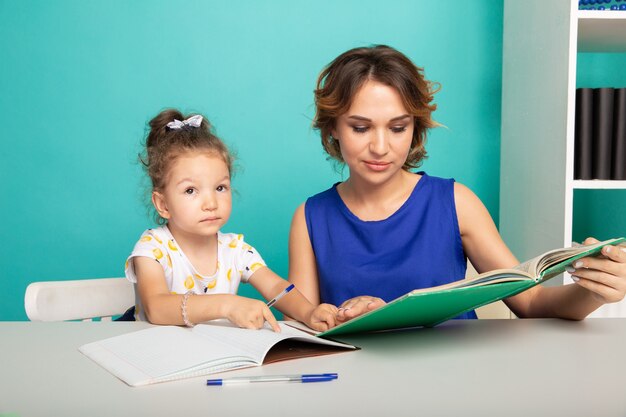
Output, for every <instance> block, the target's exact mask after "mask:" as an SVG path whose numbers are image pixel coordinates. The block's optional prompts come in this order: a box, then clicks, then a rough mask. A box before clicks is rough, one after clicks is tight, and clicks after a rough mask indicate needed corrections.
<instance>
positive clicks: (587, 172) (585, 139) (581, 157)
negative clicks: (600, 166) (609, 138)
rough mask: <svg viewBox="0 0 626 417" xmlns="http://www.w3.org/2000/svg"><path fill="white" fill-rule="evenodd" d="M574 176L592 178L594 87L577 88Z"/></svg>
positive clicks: (578, 178) (580, 178)
mask: <svg viewBox="0 0 626 417" xmlns="http://www.w3.org/2000/svg"><path fill="white" fill-rule="evenodd" d="M574 136H575V143H574V178H575V179H577V180H590V179H591V178H592V168H591V166H592V162H593V154H592V152H593V89H591V88H578V89H576V127H575V135H574Z"/></svg>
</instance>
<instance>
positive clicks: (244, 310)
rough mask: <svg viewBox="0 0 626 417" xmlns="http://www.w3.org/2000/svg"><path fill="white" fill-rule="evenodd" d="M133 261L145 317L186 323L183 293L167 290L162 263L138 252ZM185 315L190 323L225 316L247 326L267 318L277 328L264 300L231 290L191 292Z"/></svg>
mask: <svg viewBox="0 0 626 417" xmlns="http://www.w3.org/2000/svg"><path fill="white" fill-rule="evenodd" d="M133 263H134V268H135V274H136V276H137V290H138V291H139V297H140V298H141V302H142V304H143V307H144V309H145V311H144V313H145V315H146V317H147V318H148V320H149V321H150V322H151V323H153V324H175V325H183V324H185V323H184V321H183V316H182V307H181V304H182V301H183V296H182V295H180V294H171V293H170V291H169V289H168V288H167V285H166V283H165V275H164V273H163V268H162V267H161V265H160V264H159V263H158V262H156V261H155V260H154V259H151V258H147V257H141V256H140V257H136V258H134V259H133ZM187 317H188V319H189V321H190V322H192V323H201V322H204V321H208V320H213V319H218V318H227V319H228V320H230V321H231V322H233V323H234V324H235V325H237V326H239V327H244V328H247V329H259V328H261V327H263V325H264V323H265V321H267V322H269V323H270V325H271V326H272V328H273V329H274V330H275V331H280V328H279V327H278V323H277V322H276V318H274V315H273V314H272V312H271V311H270V309H269V308H268V307H267V306H266V305H265V303H264V302H262V301H260V300H253V299H250V298H246V297H240V296H237V295H233V294H210V295H192V296H190V297H188V299H187Z"/></svg>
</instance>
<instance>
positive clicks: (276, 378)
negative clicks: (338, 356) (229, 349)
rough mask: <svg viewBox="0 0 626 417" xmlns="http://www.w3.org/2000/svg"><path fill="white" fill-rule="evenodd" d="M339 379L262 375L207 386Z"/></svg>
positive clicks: (333, 375)
mask: <svg viewBox="0 0 626 417" xmlns="http://www.w3.org/2000/svg"><path fill="white" fill-rule="evenodd" d="M337 378H339V374H336V373H326V374H301V375H260V376H239V377H233V378H221V379H207V381H206V384H207V385H219V386H222V385H240V384H256V383H258V382H300V383H306V382H326V381H332V380H334V379H337Z"/></svg>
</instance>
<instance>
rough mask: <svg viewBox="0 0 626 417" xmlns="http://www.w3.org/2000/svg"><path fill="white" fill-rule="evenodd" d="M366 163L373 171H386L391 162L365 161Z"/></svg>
mask: <svg viewBox="0 0 626 417" xmlns="http://www.w3.org/2000/svg"><path fill="white" fill-rule="evenodd" d="M365 165H366V166H367V167H368V168H369V169H371V170H372V171H384V170H386V169H387V168H388V167H389V165H391V164H390V163H389V162H381V161H365Z"/></svg>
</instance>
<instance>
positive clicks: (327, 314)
mask: <svg viewBox="0 0 626 417" xmlns="http://www.w3.org/2000/svg"><path fill="white" fill-rule="evenodd" d="M336 316H337V307H335V306H334V305H332V304H320V305H318V306H317V307H315V308H314V309H313V310H311V313H310V314H309V315H308V317H307V318H306V320H305V323H304V324H306V325H307V326H309V327H310V328H311V329H313V330H317V331H320V332H323V331H325V330H328V329H331V328H333V327H335V326H336V325H337V321H336V319H335V317H336Z"/></svg>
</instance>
